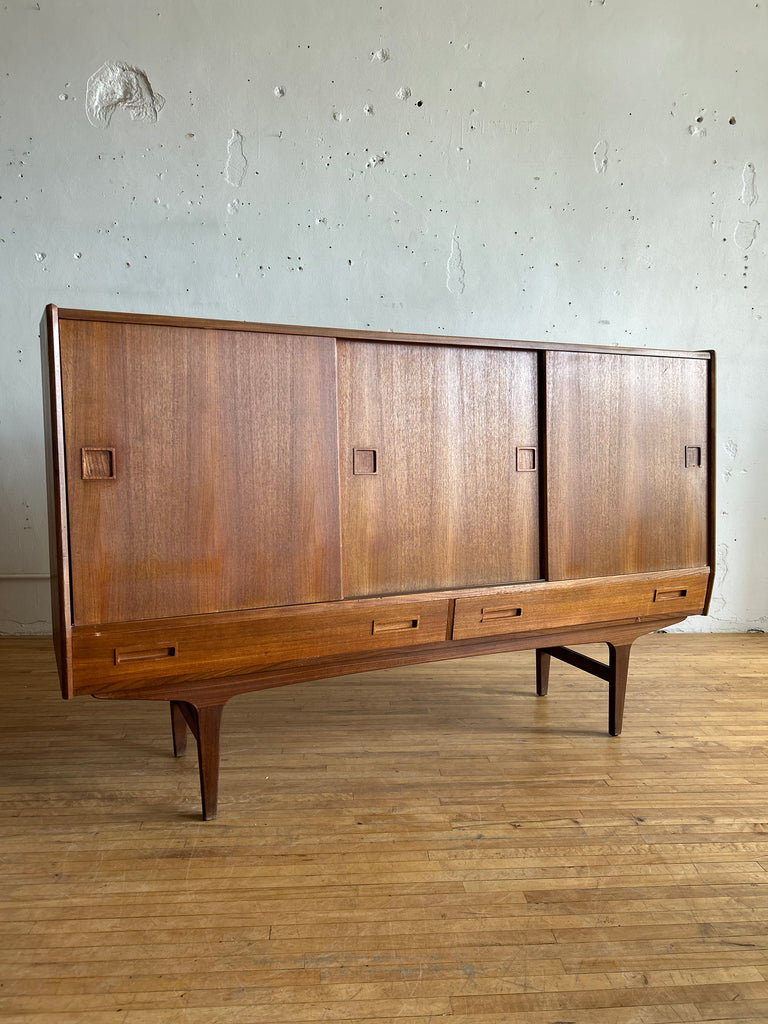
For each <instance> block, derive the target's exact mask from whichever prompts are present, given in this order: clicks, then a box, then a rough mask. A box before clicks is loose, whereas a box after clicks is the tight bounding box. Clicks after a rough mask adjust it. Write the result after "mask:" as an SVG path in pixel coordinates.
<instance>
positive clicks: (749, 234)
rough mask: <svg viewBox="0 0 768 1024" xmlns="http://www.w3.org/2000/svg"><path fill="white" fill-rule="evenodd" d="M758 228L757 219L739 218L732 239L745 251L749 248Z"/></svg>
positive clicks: (758, 222)
mask: <svg viewBox="0 0 768 1024" xmlns="http://www.w3.org/2000/svg"><path fill="white" fill-rule="evenodd" d="M759 230H760V221H759V220H740V221H739V223H738V224H737V225H736V228H735V230H734V232H733V240H734V242H735V243H736V245H738V247H739V248H740V249H743V250H744V251H745V252H746V250H747V249H749V248H750V246H751V245H752V243H753V242H754V240H755V239H756V238H757V233H758V231H759Z"/></svg>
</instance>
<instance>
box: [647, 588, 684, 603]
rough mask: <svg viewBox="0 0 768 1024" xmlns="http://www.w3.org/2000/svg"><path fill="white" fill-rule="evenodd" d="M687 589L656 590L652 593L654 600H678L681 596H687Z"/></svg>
mask: <svg viewBox="0 0 768 1024" xmlns="http://www.w3.org/2000/svg"><path fill="white" fill-rule="evenodd" d="M687 596H688V591H687V590H656V591H654V594H653V600H654V601H679V600H680V598H681V597H687Z"/></svg>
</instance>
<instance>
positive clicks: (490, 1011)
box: [0, 634, 768, 1024]
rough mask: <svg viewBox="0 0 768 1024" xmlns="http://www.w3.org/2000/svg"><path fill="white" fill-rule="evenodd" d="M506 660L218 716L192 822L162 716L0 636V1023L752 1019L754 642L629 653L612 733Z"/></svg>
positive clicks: (760, 1004)
mask: <svg viewBox="0 0 768 1024" xmlns="http://www.w3.org/2000/svg"><path fill="white" fill-rule="evenodd" d="M589 650H590V649H589V648H585V651H587V652H589ZM533 660H534V659H533V654H532V653H519V654H513V655H500V656H492V657H488V658H482V659H473V660H471V661H461V662H454V663H452V664H441V665H440V666H439V668H435V667H434V666H431V665H422V666H414V667H411V668H407V669H398V670H395V671H390V672H384V673H373V674H370V675H365V676H360V677H347V678H345V679H343V680H339V679H336V680H327V681H325V682H322V683H314V684H306V685H299V686H292V687H287V688H284V689H281V690H273V691H270V692H269V693H261V694H252V695H243V696H241V697H239V698H237V700H234V701H233V702H232V703H231V705H230V706H229V707H228V708H227V710H226V711H225V717H227V724H226V728H225V730H224V736H223V749H222V762H221V772H222V776H223V780H224V781H223V785H222V787H221V804H220V808H219V817H218V819H217V820H216V821H214V822H207V823H203V822H201V821H199V820H198V819H199V804H198V802H199V794H198V783H197V768H196V765H195V761H194V757H189V756H188V757H187V758H186V759H181V760H178V761H176V760H174V758H173V755H172V751H171V746H170V737H169V729H168V710H167V707H165V706H162V705H159V704H158V705H156V704H146V703H140V702H134V701H132V702H128V703H125V704H117V703H111V702H93V701H74V702H69V703H64V702H62V701H61V700H60V698H59V697H58V693H57V683H56V668H55V663H54V658H53V652H52V648H51V644H50V641H49V640H40V639H4V640H0V678H2V679H3V691H4V712H3V718H2V722H0V758H1V761H2V771H1V772H0V858H1V859H2V865H3V870H2V873H1V874H0V1017H2V1019H3V1021H4V1022H8V1024H118V1022H126V1024H210V1022H212V1021H217V1022H220V1024H254V1022H257V1024H296V1022H299V1021H302V1022H316V1021H317V1022H319V1021H323V1022H326V1024H327V1022H334V1024H335V1022H346V1024H381V1022H394V1021H399V1022H403V1021H404V1022H407V1024H435V1022H436V1021H438V1020H445V1021H446V1022H447V1024H451V1022H455V1024H554V1022H556V1021H561V1022H564V1021H571V1022H573V1024H638V1022H641V1024H673V1022H674V1024H680V1022H690V1024H694V1022H704V1021H707V1022H723V1024H724V1022H729V1024H756V1022H758V1021H765V1020H766V1019H768V820H767V819H766V807H768V723H767V722H766V718H765V713H764V712H765V676H766V665H768V641H767V640H766V637H765V636H764V635H748V636H739V635H733V634H722V635H719V636H697V635H654V636H650V637H646V638H643V639H641V640H639V641H638V642H637V644H636V645H635V647H634V650H633V669H632V675H631V679H630V686H629V691H628V696H627V704H628V712H629V714H628V716H627V725H626V726H625V731H624V733H623V735H622V736H621V737H617V738H610V737H608V736H605V735H604V702H605V693H604V691H605V684H603V683H601V682H600V681H599V680H596V679H591V678H589V677H585V676H584V675H583V674H581V673H579V672H577V671H576V670H575V669H571V668H569V667H568V666H565V665H560V664H556V663H554V662H553V665H552V672H551V678H550V687H549V696H548V697H546V698H537V697H535V696H534V694H533ZM175 808H179V809H178V810H175Z"/></svg>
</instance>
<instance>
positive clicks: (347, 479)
mask: <svg viewBox="0 0 768 1024" xmlns="http://www.w3.org/2000/svg"><path fill="white" fill-rule="evenodd" d="M338 359H339V450H340V475H341V496H342V549H343V566H344V567H343V589H344V593H345V596H349V597H353V596H364V595H370V594H387V593H407V592H409V591H420V590H433V589H440V588H449V587H461V586H471V585H473V584H486V585H493V584H497V583H506V582H511V581H516V580H530V579H537V578H539V576H540V566H539V543H538V501H539V497H538V477H539V473H538V462H537V453H536V451H535V449H536V446H537V443H538V423H537V384H536V354H535V353H533V352H512V351H499V350H495V349H483V348H477V349H468V348H458V347H450V346H446V347H444V348H428V347H425V346H416V345H401V344H383V343H382V344H375V345H363V344H359V343H353V342H344V341H341V342H339V346H338ZM518 448H520V449H524V450H523V451H521V452H520V453H518V452H517V451H516V449H518ZM356 452H357V453H358V454H357V455H356V454H355V453H356ZM372 452H373V453H375V455H371V454H370V453H372ZM360 453H362V454H360Z"/></svg>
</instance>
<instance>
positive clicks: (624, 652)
mask: <svg viewBox="0 0 768 1024" xmlns="http://www.w3.org/2000/svg"><path fill="white" fill-rule="evenodd" d="M606 643H608V641H606ZM631 649H632V644H631V643H629V644H612V643H608V653H609V660H608V664H607V665H606V664H605V663H604V662H602V661H595V659H594V658H589V657H587V655H586V654H582V653H581V652H580V651H572V650H570V648H568V647H545V648H542V649H541V650H537V651H536V693H538V694H539V695H540V696H543V695H544V694H545V693H546V692H547V684H548V682H549V659H550V658H557V659H558V660H559V661H564V662H565V663H566V664H567V665H573V666H574V668H580V669H581V670H582V671H583V672H589V674H590V675H593V676H597V678H598V679H603V680H605V682H607V683H608V732H609V733H610V734H611V736H618V735H619V733H620V732H621V723H622V719H623V718H624V697H625V695H626V692H627V672H628V671H629V652H630V650H631Z"/></svg>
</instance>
